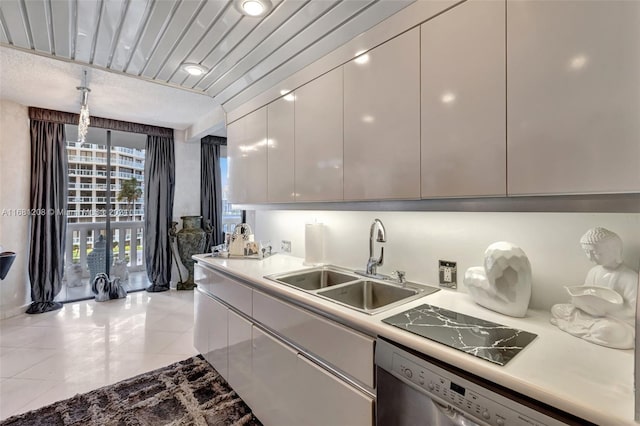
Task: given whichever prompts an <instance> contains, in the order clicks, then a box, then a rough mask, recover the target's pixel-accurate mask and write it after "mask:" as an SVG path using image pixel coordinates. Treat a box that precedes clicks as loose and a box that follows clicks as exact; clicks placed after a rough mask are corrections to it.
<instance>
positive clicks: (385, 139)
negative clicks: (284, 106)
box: [344, 28, 420, 200]
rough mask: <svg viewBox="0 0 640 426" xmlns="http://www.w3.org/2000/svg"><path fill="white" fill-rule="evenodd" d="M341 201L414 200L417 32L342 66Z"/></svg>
mask: <svg viewBox="0 0 640 426" xmlns="http://www.w3.org/2000/svg"><path fill="white" fill-rule="evenodd" d="M344 198H345V200H380V199H411V198H420V31H419V28H414V29H413V30H410V31H408V32H406V33H404V34H402V35H400V36H398V37H396V38H394V39H392V40H390V41H388V42H386V43H384V44H383V45H381V46H379V47H376V48H375V49H373V50H371V51H369V52H367V53H364V54H362V55H360V56H358V57H357V58H356V59H354V60H352V61H351V62H349V63H347V64H345V65H344Z"/></svg>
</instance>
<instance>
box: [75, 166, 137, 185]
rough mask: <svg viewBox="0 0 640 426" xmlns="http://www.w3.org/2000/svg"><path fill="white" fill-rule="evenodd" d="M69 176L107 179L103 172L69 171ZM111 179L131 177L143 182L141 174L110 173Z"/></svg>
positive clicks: (105, 173)
mask: <svg viewBox="0 0 640 426" xmlns="http://www.w3.org/2000/svg"><path fill="white" fill-rule="evenodd" d="M69 175H71V176H97V177H105V178H106V177H107V172H106V171H105V170H87V169H69ZM111 177H118V178H120V179H131V178H132V177H134V178H136V179H137V180H138V181H140V182H142V181H144V176H143V175H141V174H135V173H128V172H117V173H116V172H114V171H112V172H111Z"/></svg>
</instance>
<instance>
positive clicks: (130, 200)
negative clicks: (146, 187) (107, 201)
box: [118, 178, 142, 220]
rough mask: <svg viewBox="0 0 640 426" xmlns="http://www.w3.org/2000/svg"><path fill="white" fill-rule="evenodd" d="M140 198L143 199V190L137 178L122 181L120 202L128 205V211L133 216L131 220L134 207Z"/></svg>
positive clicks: (119, 194) (119, 195)
mask: <svg viewBox="0 0 640 426" xmlns="http://www.w3.org/2000/svg"><path fill="white" fill-rule="evenodd" d="M140 197H142V189H140V188H139V187H138V180H137V179H136V178H131V179H127V180H125V181H122V183H121V187H120V192H119V193H118V201H124V202H126V203H127V211H129V213H130V214H131V220H133V206H134V204H135V202H136V200H137V199H138V198H140Z"/></svg>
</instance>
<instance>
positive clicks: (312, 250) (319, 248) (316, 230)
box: [304, 223, 324, 265]
mask: <svg viewBox="0 0 640 426" xmlns="http://www.w3.org/2000/svg"><path fill="white" fill-rule="evenodd" d="M323 234H324V226H323V225H322V223H307V224H306V225H305V228H304V264H305V265H317V264H319V263H322V262H323V260H324V241H323V239H324V236H323Z"/></svg>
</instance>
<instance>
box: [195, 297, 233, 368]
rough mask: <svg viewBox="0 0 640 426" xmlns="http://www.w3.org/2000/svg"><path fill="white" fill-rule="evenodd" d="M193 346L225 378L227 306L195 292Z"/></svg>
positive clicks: (227, 358)
mask: <svg viewBox="0 0 640 426" xmlns="http://www.w3.org/2000/svg"><path fill="white" fill-rule="evenodd" d="M194 297H195V325H194V346H195V347H196V349H198V350H199V351H200V353H202V356H204V359H206V360H207V361H208V362H209V364H211V365H213V368H215V369H216V370H217V371H218V373H220V375H221V376H222V377H224V378H225V379H227V377H228V376H229V374H228V372H229V367H228V360H229V356H228V347H229V343H228V339H229V337H228V336H229V334H228V320H227V311H228V309H227V307H226V306H224V305H223V304H222V303H220V302H217V301H216V300H215V299H213V298H212V297H209V296H207V295H205V294H202V293H200V292H199V291H196V293H195V296H194Z"/></svg>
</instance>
